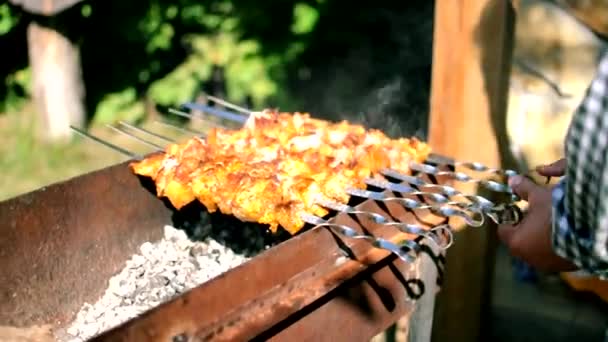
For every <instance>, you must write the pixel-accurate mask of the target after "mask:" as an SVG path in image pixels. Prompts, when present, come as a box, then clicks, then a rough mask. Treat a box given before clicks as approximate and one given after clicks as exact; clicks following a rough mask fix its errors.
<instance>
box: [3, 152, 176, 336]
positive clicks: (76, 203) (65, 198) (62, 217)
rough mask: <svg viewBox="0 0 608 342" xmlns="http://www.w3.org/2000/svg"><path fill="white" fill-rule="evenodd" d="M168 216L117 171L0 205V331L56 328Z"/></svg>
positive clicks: (127, 174)
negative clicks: (3, 328) (0, 328)
mask: <svg viewBox="0 0 608 342" xmlns="http://www.w3.org/2000/svg"><path fill="white" fill-rule="evenodd" d="M171 215H172V211H171V210H170V209H169V208H168V207H167V206H166V205H165V204H164V202H162V201H160V200H159V199H158V198H156V197H155V196H154V194H153V193H152V192H150V191H149V190H146V188H144V187H142V185H141V183H140V181H139V180H138V178H137V177H135V176H134V175H133V174H132V173H131V171H130V170H129V168H128V167H127V165H126V164H125V163H123V164H119V165H116V166H113V167H109V168H107V169H103V170H99V171H97V172H93V173H90V174H86V175H83V176H81V177H77V178H74V179H71V180H68V181H66V182H62V183H58V184H54V185H52V186H49V187H46V188H42V189H40V190H37V191H34V192H31V193H28V194H25V195H22V196H19V197H16V198H14V199H10V200H7V201H4V202H1V203H0V270H1V271H0V325H15V326H24V325H30V324H36V323H61V322H63V321H65V320H66V319H67V320H69V319H71V315H73V314H75V312H76V311H78V310H79V309H80V307H81V305H82V304H83V302H84V301H94V300H96V299H97V298H98V297H99V296H100V295H101V294H102V291H104V290H105V288H106V287H107V285H108V283H107V281H108V279H109V278H110V277H111V275H113V274H114V273H116V272H117V271H119V270H120V269H121V268H122V267H123V266H124V262H125V261H126V260H127V259H128V258H129V257H130V256H131V254H133V253H135V252H137V248H138V247H139V245H140V244H141V243H143V242H145V241H150V240H157V239H159V238H160V237H161V236H162V227H163V225H164V224H166V223H171Z"/></svg>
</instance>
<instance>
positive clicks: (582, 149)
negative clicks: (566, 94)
mask: <svg viewBox="0 0 608 342" xmlns="http://www.w3.org/2000/svg"><path fill="white" fill-rule="evenodd" d="M565 158H566V160H567V165H568V166H567V168H566V173H565V175H564V177H563V178H562V179H561V181H560V182H559V183H558V184H557V185H556V187H555V188H554V189H553V191H552V203H553V212H552V215H553V217H552V218H553V220H552V222H553V227H552V244H553V248H554V250H555V252H556V253H557V254H558V255H560V256H562V257H564V258H566V259H568V260H570V261H572V262H573V263H574V264H576V265H577V266H578V267H579V268H581V269H582V270H584V271H587V272H589V273H591V274H594V275H597V276H599V277H600V278H604V279H608V245H607V243H608V165H607V162H608V53H605V54H604V55H603V57H602V58H601V60H600V64H599V66H598V70H597V74H596V77H595V78H594V79H593V81H592V83H591V85H590V86H589V88H588V89H587V92H586V94H585V97H584V99H583V101H582V102H581V104H580V105H579V107H578V108H577V109H576V111H575V113H574V116H573V118H572V122H571V123H570V127H569V129H568V134H567V135H566V141H565Z"/></svg>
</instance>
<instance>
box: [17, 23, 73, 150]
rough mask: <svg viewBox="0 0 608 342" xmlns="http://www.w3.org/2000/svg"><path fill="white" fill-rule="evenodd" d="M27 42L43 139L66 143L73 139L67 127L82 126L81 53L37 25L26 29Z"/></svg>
mask: <svg viewBox="0 0 608 342" xmlns="http://www.w3.org/2000/svg"><path fill="white" fill-rule="evenodd" d="M27 41H28V49H29V59H30V67H31V68H32V82H33V84H32V89H33V98H34V102H35V103H36V108H37V110H38V115H39V117H40V119H41V124H42V134H43V138H45V139H46V140H53V141H57V140H66V139H68V138H69V137H71V136H72V132H71V130H70V127H69V126H70V125H75V126H82V125H83V124H84V123H85V108H84V84H83V79H82V75H81V65H80V51H79V49H78V47H77V46H76V45H75V44H73V43H72V42H70V40H69V39H68V38H66V37H65V36H63V35H62V34H61V33H60V32H58V31H57V30H54V29H53V28H52V27H45V26H42V25H40V24H38V23H36V22H32V23H31V24H29V26H28V30H27Z"/></svg>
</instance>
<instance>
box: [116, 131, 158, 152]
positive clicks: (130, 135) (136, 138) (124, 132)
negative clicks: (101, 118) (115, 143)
mask: <svg viewBox="0 0 608 342" xmlns="http://www.w3.org/2000/svg"><path fill="white" fill-rule="evenodd" d="M106 126H107V127H108V128H110V129H112V130H114V131H115V132H118V133H120V134H122V135H126V136H128V137H129V138H132V139H135V140H137V141H139V142H141V143H143V144H145V145H148V146H150V147H153V148H155V149H156V150H158V151H161V150H163V149H164V148H163V147H162V146H160V145H158V144H155V143H153V142H151V141H148V140H146V139H142V138H140V137H138V136H136V135H135V134H131V133H129V132H127V131H123V130H122V129H120V128H118V127H114V126H112V125H108V124H107V125H106Z"/></svg>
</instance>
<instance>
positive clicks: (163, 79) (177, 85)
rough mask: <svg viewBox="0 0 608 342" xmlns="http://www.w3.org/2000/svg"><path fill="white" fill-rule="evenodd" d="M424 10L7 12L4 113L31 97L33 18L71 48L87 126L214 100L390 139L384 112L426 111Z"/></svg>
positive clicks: (220, 5)
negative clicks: (76, 51) (78, 63)
mask: <svg viewBox="0 0 608 342" xmlns="http://www.w3.org/2000/svg"><path fill="white" fill-rule="evenodd" d="M432 11H433V2H432V1H426V0H410V1H402V2H380V3H377V2H364V1H346V0H332V1H324V0H302V1H297V0H296V1H294V0H267V1H264V2H254V1H248V0H216V1H193V0H141V1H124V0H123V1H120V0H103V1H101V0H97V1H94V0H88V1H83V2H81V3H79V4H78V5H76V6H74V7H73V8H71V9H69V10H66V11H64V12H62V13H61V14H60V15H58V16H56V17H55V18H51V19H46V18H38V17H34V16H32V15H30V14H28V13H25V12H22V11H21V10H20V9H19V8H16V7H12V6H11V5H8V4H6V3H5V4H2V5H0V51H14V52H15V53H14V54H12V55H10V56H9V57H8V58H5V59H6V60H3V63H1V66H0V77H1V78H3V79H4V82H3V84H0V95H1V97H0V111H6V110H8V109H11V110H14V109H16V108H18V106H20V105H22V104H23V103H24V99H27V97H28V96H29V94H30V91H29V72H28V69H27V64H28V63H27V46H26V29H27V24H28V23H29V22H30V21H31V20H37V21H38V22H39V23H42V24H48V25H54V27H55V28H57V29H58V30H60V31H61V32H62V33H64V34H65V35H66V36H68V37H69V38H70V39H71V40H72V41H74V42H75V43H77V44H78V46H79V48H80V52H81V59H82V68H83V77H84V81H85V86H86V104H87V109H88V110H87V112H88V113H89V115H90V118H89V119H91V120H90V122H92V123H106V122H112V121H114V120H118V119H125V120H129V121H136V120H140V119H142V118H144V116H145V115H146V111H147V109H149V108H148V104H150V103H152V104H154V105H155V106H156V107H157V108H158V109H163V108H166V107H174V106H179V105H180V104H181V103H183V102H185V101H191V100H194V99H195V98H196V96H197V95H198V94H199V93H200V92H201V91H210V92H220V93H221V95H223V96H224V97H226V98H227V99H228V100H230V101H233V102H237V103H240V104H249V105H253V106H255V107H257V108H259V107H264V106H279V107H281V108H283V109H285V110H309V111H313V112H315V113H318V114H319V115H321V116H326V117H331V118H340V117H341V118H349V119H354V120H359V121H363V122H364V123H368V124H370V125H371V126H379V128H383V129H389V130H390V128H391V127H380V126H382V125H384V126H386V125H393V126H394V125H395V123H394V122H393V121H390V120H384V119H383V117H384V116H385V115H387V114H386V112H391V113H392V115H396V116H397V117H399V116H402V117H408V116H411V115H409V114H408V113H406V112H409V113H419V112H425V111H426V108H427V102H428V88H429V85H430V56H431V53H430V52H431V39H432V13H433V12H432ZM218 73H219V74H221V75H222V76H223V82H222V80H217V75H218ZM224 83H225V84H224ZM395 84H396V85H397V86H396V87H395ZM386 87H389V88H390V89H396V90H394V91H392V93H391V95H390V96H389V97H390V98H388V99H387V98H381V97H387V95H386V94H387V91H385V90H383V89H385V88H386ZM224 92H225V93H224ZM385 102H386V103H388V104H384V103H385ZM362 112H373V113H375V114H376V116H378V117H381V118H380V119H378V118H376V119H374V120H371V119H369V117H367V116H366V115H365V114H364V113H362ZM416 115H418V114H416ZM408 120H409V121H408ZM406 122H411V120H410V119H406ZM413 125H414V126H416V129H419V128H420V127H421V125H423V123H421V122H418V121H415V122H414V124H413ZM401 133H403V132H402V131H395V134H401ZM406 133H410V132H406Z"/></svg>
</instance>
